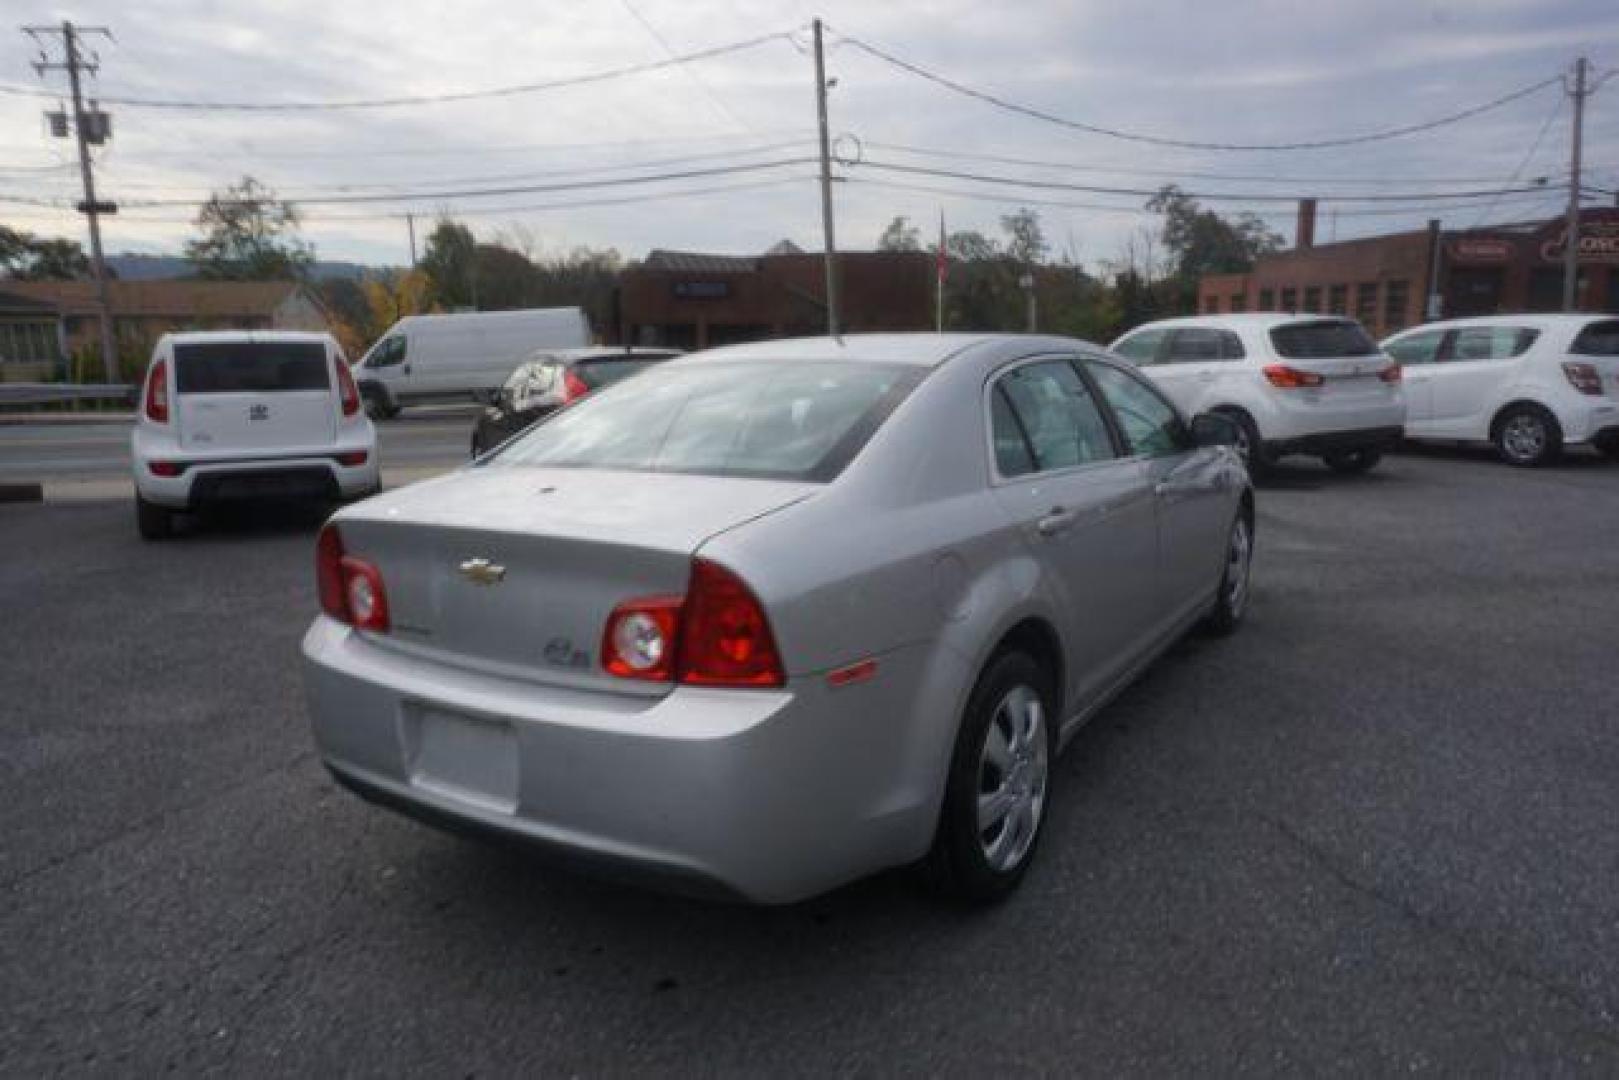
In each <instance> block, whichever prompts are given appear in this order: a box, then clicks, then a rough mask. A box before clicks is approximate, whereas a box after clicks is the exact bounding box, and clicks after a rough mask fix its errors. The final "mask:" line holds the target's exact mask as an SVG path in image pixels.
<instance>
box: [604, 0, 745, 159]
mask: <svg viewBox="0 0 1619 1080" xmlns="http://www.w3.org/2000/svg"><path fill="white" fill-rule="evenodd" d="M619 2H620V3H621V4H623V5H624V10H625V11H628V12H629V13H630V15H631V16H632V17H633V18H634V19H635V21H636V22H638V23H640V24H641V28H642V29H643V30H645V31H646V32H647V34H648V35H650V36H651V38H652V40H653V41H656V42H657V43H658V47H659V48H661V49H662V50H663V52H664V55H666V56H668V57H671V58H673V57H674V56H675V50H674V48H673V47H672V46H671V45H670V44H669V41H668V39H667V38H665V37H664V36H663V35H662V34H660V33H658V28H657V27H656V26H653V25H652V23H651V22H650V21H648V19H647V17H646V16H645V15H642V14H641V11H640V9H639V8H637V7H636V6H635V5H634V4H633V3H631V2H630V0H619ZM681 71H683V72H684V73H685V75H686V77H687V78H688V79H690V80H691V81H692V82H693V83H695V84H696V85H697V88H698V89H700V90H701V91H702V92H703V95H704V96H705V97H707V98H708V100H709V101H711V102H713V104H714V106H715V107H716V108H717V109H719V111H720V112H722V113H724V114H725V117H726V119H728V120H730V121H731V123H733V124H735V125H736V126H737V127H739V128H741V129H742V130H744V131H746V130H747V129H748V125H747V124H745V123H743V121H742V118H741V117H739V116H737V114H736V113H735V111H733V110H732V108H731V107H730V106H729V105H727V104H726V103H725V101H724V99H722V98H721V97H720V96H719V95H718V94H716V93H715V92H714V88H713V87H712V86H709V85H708V83H707V82H706V81H704V79H703V77H702V76H701V75H699V74H697V72H695V71H693V70H692V69H691V68H689V67H683V68H681Z"/></svg>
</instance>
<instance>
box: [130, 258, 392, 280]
mask: <svg viewBox="0 0 1619 1080" xmlns="http://www.w3.org/2000/svg"><path fill="white" fill-rule="evenodd" d="M107 265H108V266H109V267H111V268H112V271H113V273H115V274H117V275H118V278H119V280H120V281H154V280H157V279H159V278H183V277H190V276H191V275H192V274H194V273H195V272H196V267H195V266H193V265H192V263H191V261H190V260H189V259H182V258H180V257H179V256H177V255H137V254H134V253H133V252H125V253H124V254H122V255H108V256H107ZM384 269H390V268H389V267H377V266H366V265H364V264H362V263H352V262H317V263H315V265H314V267H313V270H312V273H311V275H310V276H311V277H313V278H314V279H315V280H317V281H319V280H320V279H321V278H328V277H336V278H348V279H349V280H351V281H358V280H360V279H361V278H364V277H365V276H367V275H368V274H371V273H374V272H375V271H377V270H384Z"/></svg>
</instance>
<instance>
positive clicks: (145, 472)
mask: <svg viewBox="0 0 1619 1080" xmlns="http://www.w3.org/2000/svg"><path fill="white" fill-rule="evenodd" d="M376 444H377V436H376V430H375V429H374V428H373V427H372V426H371V421H370V420H368V419H367V418H366V415H365V411H364V410H363V409H362V408H361V407H360V395H359V392H358V391H357V390H356V389H355V386H354V377H353V376H352V375H351V374H350V373H349V365H348V362H347V361H346V360H345V359H344V358H343V351H342V349H341V348H339V347H338V344H337V342H336V341H334V340H333V339H332V336H331V335H330V334H310V333H292V332H285V331H251V332H250V331H216V332H208V333H185V334H165V335H163V337H162V338H160V339H159V340H158V343H157V346H156V348H154V349H153V350H152V361H151V364H150V365H149V366H148V367H147V369H146V382H145V385H144V386H143V387H142V389H141V397H140V407H139V410H138V412H137V413H136V417H135V430H134V433H133V434H132V435H131V436H130V459H131V461H132V463H133V465H134V470H135V518H136V524H137V525H139V527H140V533H141V535H142V536H143V537H145V538H146V539H148V540H155V539H159V538H162V537H165V536H168V535H169V534H170V532H171V531H172V529H173V524H174V515H175V514H176V513H179V512H182V511H187V510H194V509H196V508H197V507H199V506H202V505H204V504H207V503H211V502H219V501H227V500H235V499H251V498H327V499H336V498H354V497H358V496H363V495H369V494H373V493H374V492H376V491H377V490H379V488H380V487H381V481H380V475H379V473H378V470H377V445H376Z"/></svg>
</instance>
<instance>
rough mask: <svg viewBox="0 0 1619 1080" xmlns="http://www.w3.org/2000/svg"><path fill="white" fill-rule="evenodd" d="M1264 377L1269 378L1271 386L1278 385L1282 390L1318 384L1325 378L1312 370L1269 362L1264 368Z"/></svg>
mask: <svg viewBox="0 0 1619 1080" xmlns="http://www.w3.org/2000/svg"><path fill="white" fill-rule="evenodd" d="M1265 378H1267V379H1269V380H1270V384H1271V385H1272V386H1279V387H1281V388H1282V389H1284V390H1297V389H1300V388H1301V387H1306V386H1320V385H1321V384H1322V383H1323V382H1325V381H1326V380H1325V379H1323V378H1322V377H1321V376H1320V375H1317V374H1316V373H1315V372H1313V371H1300V370H1299V369H1298V368H1291V367H1288V366H1287V365H1286V364H1269V365H1267V366H1266V368H1265Z"/></svg>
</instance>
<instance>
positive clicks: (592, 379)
mask: <svg viewBox="0 0 1619 1080" xmlns="http://www.w3.org/2000/svg"><path fill="white" fill-rule="evenodd" d="M661 363H663V361H662V360H657V359H652V358H649V357H629V358H625V359H622V360H620V359H616V358H613V359H607V360H580V361H579V362H578V363H576V364H574V365H573V370H574V373H575V374H577V375H578V376H579V378H580V379H582V380H584V384H585V385H586V386H588V387H590V388H591V389H592V390H599V389H601V388H602V387H604V386H611V385H612V384H613V383H616V382H618V381H619V380H620V379H627V378H629V377H630V376H631V375H639V374H640V373H641V372H643V371H645V370H646V369H647V368H649V367H652V366H653V365H654V364H661Z"/></svg>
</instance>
